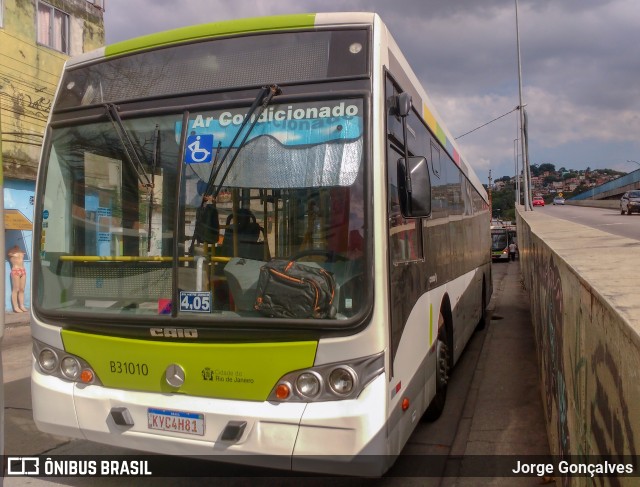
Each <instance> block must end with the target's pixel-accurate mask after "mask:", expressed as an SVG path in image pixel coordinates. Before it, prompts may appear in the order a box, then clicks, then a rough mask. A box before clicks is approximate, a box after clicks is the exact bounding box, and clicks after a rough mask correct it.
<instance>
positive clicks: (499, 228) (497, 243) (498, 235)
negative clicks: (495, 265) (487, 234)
mask: <svg viewBox="0 0 640 487" xmlns="http://www.w3.org/2000/svg"><path fill="white" fill-rule="evenodd" d="M511 242H516V243H517V235H516V229H515V227H514V226H511V225H504V224H500V225H492V226H491V258H492V259H493V261H508V260H509V244H510V243H511Z"/></svg>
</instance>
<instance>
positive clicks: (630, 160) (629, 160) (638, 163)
mask: <svg viewBox="0 0 640 487" xmlns="http://www.w3.org/2000/svg"><path fill="white" fill-rule="evenodd" d="M627 162H635V163H636V164H637V165H638V166H640V162H638V161H634V160H633V159H627ZM636 171H637V169H636Z"/></svg>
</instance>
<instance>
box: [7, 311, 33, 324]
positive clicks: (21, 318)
mask: <svg viewBox="0 0 640 487" xmlns="http://www.w3.org/2000/svg"><path fill="white" fill-rule="evenodd" d="M30 316H31V313H30V312H26V313H14V312H13V311H6V310H5V312H4V326H7V327H9V326H23V325H28V324H29V319H30Z"/></svg>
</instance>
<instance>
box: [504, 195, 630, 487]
mask: <svg viewBox="0 0 640 487" xmlns="http://www.w3.org/2000/svg"><path fill="white" fill-rule="evenodd" d="M516 219H517V227H518V245H519V246H520V265H521V269H522V275H523V277H524V285H525V286H526V289H527V291H528V292H529V296H530V300H531V314H532V321H533V327H534V331H535V336H536V346H537V355H538V365H539V370H540V379H541V387H542V395H543V404H544V405H545V413H546V419H547V434H548V437H549V444H550V447H551V452H552V454H553V455H559V456H566V455H577V456H586V455H616V456H617V455H639V454H640V299H639V298H638V290H639V289H640V280H639V279H638V273H639V272H640V242H639V241H636V240H631V239H626V238H623V237H616V236H614V235H611V234H608V233H605V232H601V231H599V230H595V229H590V228H588V227H585V226H582V225H578V224H574V223H571V222H568V221H566V220H560V219H556V218H553V217H551V216H549V215H547V214H544V213H542V212H533V211H524V210H523V208H522V207H519V208H517V211H516ZM633 460H634V461H636V462H637V459H633ZM634 472H635V475H638V474H639V472H640V465H636V466H635V467H634ZM593 480H594V479H590V478H584V477H580V478H579V477H573V478H571V479H568V478H565V479H562V478H556V482H557V485H572V486H573V485H638V482H639V479H638V477H637V476H636V477H626V478H622V477H619V478H598V481H597V482H596V484H593V483H592V482H593Z"/></svg>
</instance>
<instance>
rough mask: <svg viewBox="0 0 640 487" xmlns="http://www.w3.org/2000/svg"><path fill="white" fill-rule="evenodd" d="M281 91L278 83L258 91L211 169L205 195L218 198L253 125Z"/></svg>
mask: <svg viewBox="0 0 640 487" xmlns="http://www.w3.org/2000/svg"><path fill="white" fill-rule="evenodd" d="M281 93H282V90H281V89H280V87H279V86H278V85H275V84H274V85H271V86H263V87H262V90H260V93H258V96H257V97H256V99H255V100H254V101H253V103H252V104H251V107H250V108H249V111H248V112H247V114H246V115H245V117H244V120H243V121H242V124H241V125H240V128H239V129H238V131H237V132H236V134H235V135H234V137H233V140H232V141H231V143H230V144H229V146H228V147H227V150H226V151H225V153H224V155H223V156H222V159H221V160H220V163H219V164H218V166H217V167H216V169H215V171H211V175H210V176H209V182H208V183H207V189H205V192H204V195H203V196H208V195H213V197H214V198H216V197H217V196H218V193H220V190H221V189H222V186H223V184H224V181H225V179H227V176H228V175H229V171H230V170H231V167H232V166H233V163H234V162H235V161H236V158H237V157H238V154H239V153H240V151H241V150H242V148H243V147H244V144H245V143H246V141H247V139H248V138H249V135H250V134H251V131H252V130H253V127H255V125H256V123H258V119H259V118H260V115H262V112H263V111H264V110H265V108H267V106H268V105H269V103H271V99H272V98H273V97H274V96H276V95H279V94H281ZM258 106H260V109H259V110H258V112H257V114H256V115H255V116H253V114H254V112H255V111H256V109H257V108H258ZM252 118H253V121H252V122H251V126H250V127H249V129H248V130H247V133H246V134H244V138H243V139H242V142H240V145H238V148H237V149H236V153H235V154H234V155H233V158H232V159H231V161H229V166H228V167H227V170H226V171H225V172H224V174H223V175H222V178H221V179H220V183H219V184H218V187H217V188H216V190H215V191H212V190H213V187H214V186H215V180H216V178H217V177H218V174H219V173H220V170H221V169H222V166H223V165H224V161H225V160H226V159H227V156H228V155H229V152H230V151H231V149H232V148H233V145H234V144H235V142H236V140H237V139H238V137H239V136H240V134H241V133H242V131H243V130H244V128H245V127H246V125H247V123H248V122H249V120H251V119H252Z"/></svg>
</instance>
